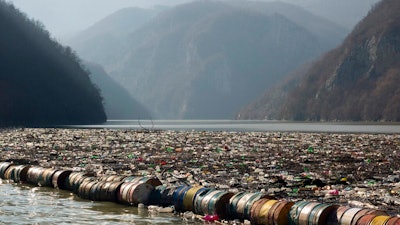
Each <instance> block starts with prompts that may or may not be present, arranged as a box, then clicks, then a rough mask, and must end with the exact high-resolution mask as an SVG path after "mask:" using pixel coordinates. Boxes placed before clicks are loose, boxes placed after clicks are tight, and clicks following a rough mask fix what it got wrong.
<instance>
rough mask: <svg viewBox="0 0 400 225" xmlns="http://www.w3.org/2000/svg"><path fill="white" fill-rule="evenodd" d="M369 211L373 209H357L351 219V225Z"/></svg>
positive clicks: (354, 224)
mask: <svg viewBox="0 0 400 225" xmlns="http://www.w3.org/2000/svg"><path fill="white" fill-rule="evenodd" d="M371 211H374V210H371V209H362V210H360V211H358V212H357V213H356V214H355V215H354V217H353V220H352V221H351V225H356V224H357V221H358V220H359V219H360V218H361V217H362V216H364V215H367V214H370V212H371Z"/></svg>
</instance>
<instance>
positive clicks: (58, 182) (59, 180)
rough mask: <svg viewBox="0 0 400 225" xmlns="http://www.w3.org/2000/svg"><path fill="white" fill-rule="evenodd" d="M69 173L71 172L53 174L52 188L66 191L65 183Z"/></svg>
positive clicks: (64, 171) (60, 171) (63, 171)
mask: <svg viewBox="0 0 400 225" xmlns="http://www.w3.org/2000/svg"><path fill="white" fill-rule="evenodd" d="M71 173H72V171H70V170H59V171H57V172H55V173H54V175H53V178H52V184H53V187H54V188H58V189H61V190H66V189H67V186H68V185H67V183H66V182H67V179H68V177H69V175H70V174H71Z"/></svg>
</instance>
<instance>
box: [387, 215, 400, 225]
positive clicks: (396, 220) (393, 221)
mask: <svg viewBox="0 0 400 225" xmlns="http://www.w3.org/2000/svg"><path fill="white" fill-rule="evenodd" d="M385 225H400V217H396V216H394V217H391V218H390V219H389V220H388V221H387V222H386V224H385Z"/></svg>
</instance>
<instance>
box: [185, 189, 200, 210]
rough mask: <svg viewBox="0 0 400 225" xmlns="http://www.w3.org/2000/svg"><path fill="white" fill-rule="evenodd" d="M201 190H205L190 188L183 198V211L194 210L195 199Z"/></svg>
mask: <svg viewBox="0 0 400 225" xmlns="http://www.w3.org/2000/svg"><path fill="white" fill-rule="evenodd" d="M201 189H204V187H202V186H197V187H192V188H190V189H189V190H188V191H187V192H186V194H185V196H184V197H183V211H193V209H194V205H193V203H194V197H195V196H196V194H197V192H198V191H200V190H201Z"/></svg>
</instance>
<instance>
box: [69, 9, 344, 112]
mask: <svg viewBox="0 0 400 225" xmlns="http://www.w3.org/2000/svg"><path fill="white" fill-rule="evenodd" d="M254 4H255V5H254V6H253V5H252V6H249V7H244V6H241V5H236V4H233V3H232V4H230V3H227V2H219V1H194V2H192V3H188V4H183V5H180V6H177V7H174V8H171V9H168V10H165V11H163V12H162V13H161V14H160V15H158V16H156V17H154V18H153V19H151V20H150V21H148V22H147V23H145V24H144V25H143V26H141V27H140V28H139V29H137V30H135V31H134V32H133V33H132V34H130V35H129V36H128V37H127V38H126V39H125V42H124V43H123V44H124V47H123V48H121V50H120V51H117V52H115V54H113V57H112V58H109V59H108V60H105V61H102V62H101V64H102V66H104V68H105V70H106V71H107V73H109V74H110V76H112V77H113V79H115V80H116V81H118V82H119V84H121V85H122V86H124V87H125V88H126V89H127V90H128V91H129V92H130V94H131V95H132V96H134V97H135V98H136V99H138V100H139V101H140V102H142V103H143V104H144V105H145V107H146V108H148V109H149V110H150V111H151V112H152V114H153V115H154V116H155V118H162V119H210V118H212V119H229V118H233V116H234V113H235V112H237V111H238V110H239V109H240V107H241V106H242V105H244V104H246V103H247V102H249V101H250V100H251V99H254V98H255V97H256V96H258V95H259V94H260V93H261V92H262V90H263V89H264V88H265V86H269V85H272V84H274V83H276V82H277V81H279V80H281V79H282V78H283V76H284V75H285V74H286V73H288V72H289V71H290V70H291V69H293V68H295V67H297V66H299V65H301V64H302V63H304V62H306V61H307V60H311V59H312V58H314V57H316V56H317V55H319V54H321V53H322V52H324V51H326V50H328V49H330V48H333V47H334V46H336V44H338V43H340V41H341V40H342V38H344V36H345V34H346V33H347V31H346V30H345V29H342V28H340V27H339V26H337V25H334V24H333V23H331V22H329V21H326V20H324V19H321V18H320V17H316V16H314V15H312V14H310V13H308V12H307V11H305V10H303V9H301V8H300V7H296V6H292V5H289V4H285V3H281V5H282V7H280V6H279V4H280V3H271V5H269V4H267V3H262V2H259V3H258V5H257V4H256V3H254ZM272 4H273V5H272ZM269 6H271V8H269ZM272 6H274V7H272ZM289 8H293V9H290V10H289ZM260 9H264V10H260ZM293 11H295V12H297V13H299V14H304V15H306V16H305V17H306V18H309V19H308V21H312V22H313V24H314V25H316V24H317V26H311V25H310V29H308V28H309V27H307V22H306V21H301V20H297V21H292V20H291V19H289V18H291V17H289V16H288V15H286V14H291V12H293ZM310 18H313V19H311V20H310ZM318 23H320V24H319V25H318ZM300 24H301V25H300ZM312 27H324V29H325V30H324V31H325V32H326V33H330V34H332V35H329V36H325V38H324V35H321V33H319V34H318V31H317V29H311V28H312ZM73 47H74V48H75V47H78V46H73ZM92 50H93V49H92ZM77 51H78V52H80V51H82V49H79V47H78V48H77ZM94 52H95V51H94ZM96 54H97V55H101V54H102V53H101V52H98V53H96ZM97 62H98V61H97ZM98 63H100V62H98Z"/></svg>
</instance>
